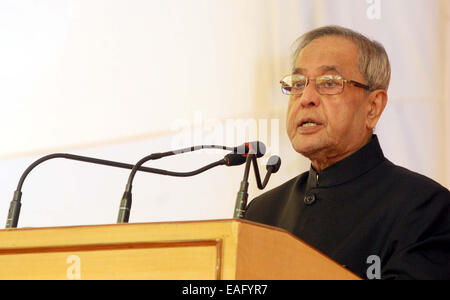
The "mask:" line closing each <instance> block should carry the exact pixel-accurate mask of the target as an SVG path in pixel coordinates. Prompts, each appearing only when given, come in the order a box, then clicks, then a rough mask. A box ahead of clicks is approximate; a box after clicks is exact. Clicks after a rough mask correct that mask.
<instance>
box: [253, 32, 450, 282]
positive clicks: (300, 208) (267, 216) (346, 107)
mask: <svg viewBox="0 0 450 300" xmlns="http://www.w3.org/2000/svg"><path fill="white" fill-rule="evenodd" d="M295 58H296V60H295V66H294V68H293V72H292V75H289V76H287V77H285V78H284V79H283V80H282V81H281V84H282V90H283V92H284V93H285V94H288V95H290V100H289V107H288V111H287V124H286V127H287V133H288V136H289V138H290V140H291V143H292V146H293V148H294V149H295V151H297V152H299V153H300V154H302V155H304V156H306V157H307V158H309V159H310V160H311V168H310V170H309V172H305V173H303V174H301V175H299V176H298V177H295V178H293V179H292V180H290V181H288V182H286V183H285V184H283V185H281V186H279V187H277V188H275V189H273V190H271V191H269V192H267V193H265V194H263V195H261V196H259V197H257V198H255V199H254V200H253V201H251V202H250V204H249V205H248V207H247V212H246V216H245V218H246V219H248V220H251V221H255V222H260V223H264V224H268V225H272V226H277V227H281V228H284V229H286V230H288V231H289V232H291V233H293V234H295V235H296V236H298V237H299V238H300V239H302V240H303V241H305V242H306V243H308V244H310V245H311V246H313V247H315V248H316V249H318V250H319V251H321V252H323V253H324V254H326V255H327V256H329V257H331V258H332V259H334V260H335V261H337V262H338V263H340V264H341V265H344V266H345V267H347V268H348V269H349V270H351V271H353V272H354V273H356V274H357V275H359V276H361V277H362V278H367V276H368V274H369V275H370V274H371V271H370V270H368V269H369V267H370V266H371V264H370V263H373V262H374V261H371V260H368V259H369V258H371V259H372V258H374V257H376V258H379V265H380V266H381V268H380V269H381V271H380V273H381V278H382V279H450V192H449V191H448V190H447V189H446V188H444V187H442V186H441V185H439V184H438V183H436V182H434V181H433V180H431V179H429V178H426V177H424V176H422V175H419V174H417V173H414V172H411V171H409V170H407V169H405V168H402V167H399V166H396V165H394V164H393V163H391V162H390V161H389V160H387V159H386V158H385V157H384V155H383V152H382V150H381V148H380V145H379V142H378V139H377V137H376V135H374V134H373V130H374V128H375V126H376V124H377V122H378V120H379V118H380V116H381V114H382V112H383V109H384V108H385V106H386V102H387V93H386V91H387V89H388V85H389V80H390V65H389V60H388V57H387V54H386V52H385V50H384V48H383V46H381V45H380V44H379V43H377V42H375V41H371V40H369V39H367V38H366V37H364V36H363V35H361V34H359V33H356V32H354V31H352V30H349V29H346V28H342V27H338V26H327V27H322V28H318V29H315V30H313V31H311V32H308V33H306V34H305V35H303V36H302V37H301V38H300V39H299V44H298V48H297V51H296V53H295ZM369 278H372V277H371V276H369Z"/></svg>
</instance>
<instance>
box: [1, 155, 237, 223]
mask: <svg viewBox="0 0 450 300" xmlns="http://www.w3.org/2000/svg"><path fill="white" fill-rule="evenodd" d="M54 158H65V159H70V160H76V161H83V162H87V163H93V164H99V165H105V166H111V167H117V168H123V169H129V170H132V169H133V167H134V165H131V164H126V163H121V162H116V161H110V160H104V159H98V158H92V157H87V156H80V155H74V154H68V153H53V154H49V155H46V156H43V157H41V158H39V159H38V160H36V161H35V162H33V163H32V164H31V165H30V166H29V167H28V168H27V169H26V170H25V171H24V172H23V174H22V176H21V177H20V180H19V183H18V184H17V188H16V191H15V192H14V195H13V200H12V201H11V204H10V207H9V211H8V218H7V221H6V228H16V227H17V224H18V221H19V216H20V208H21V206H22V204H21V198H22V186H23V183H24V181H25V178H26V177H27V176H28V174H29V173H30V172H31V171H32V170H33V169H34V168H35V167H36V166H38V165H40V164H41V163H43V162H45V161H47V160H50V159H54ZM244 162H245V159H244V160H242V156H241V155H239V154H228V155H227V156H226V157H225V158H224V159H223V160H220V161H218V162H215V163H213V164H210V165H208V166H206V167H203V168H201V169H199V170H196V171H193V172H186V173H177V172H170V171H165V170H161V169H155V168H147V167H138V168H137V170H138V171H143V172H147V173H156V174H161V175H168V176H180V177H184V176H192V175H195V174H198V173H201V172H204V171H206V170H208V169H210V168H212V167H215V166H216V165H220V164H224V165H229V166H233V165H239V164H243V163H244Z"/></svg>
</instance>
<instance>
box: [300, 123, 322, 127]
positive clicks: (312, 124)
mask: <svg viewBox="0 0 450 300" xmlns="http://www.w3.org/2000/svg"><path fill="white" fill-rule="evenodd" d="M317 125H318V124H317V123H314V122H305V123H302V124H301V127H313V126H317Z"/></svg>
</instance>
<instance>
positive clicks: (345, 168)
mask: <svg viewBox="0 0 450 300" xmlns="http://www.w3.org/2000/svg"><path fill="white" fill-rule="evenodd" d="M385 159H386V158H385V157H384V154H383V151H382V150H381V147H380V143H379V142H378V138H377V136H376V135H372V139H371V140H370V141H369V142H368V143H367V144H366V145H365V146H363V147H362V148H361V149H359V150H358V151H356V152H355V153H353V154H351V155H350V156H348V157H346V158H344V159H343V160H340V161H338V162H336V163H334V164H333V165H331V166H329V167H328V168H326V169H324V170H322V171H321V172H317V171H316V170H315V169H314V168H313V166H312V165H311V168H310V170H309V174H308V181H307V183H306V191H309V190H311V189H313V188H321V187H330V186H335V185H340V184H343V183H346V182H349V181H352V180H354V179H356V178H358V177H360V176H361V175H363V174H364V173H366V172H368V171H369V170H371V169H373V168H374V167H376V166H377V165H379V164H380V163H382V162H383V161H384V160H385Z"/></svg>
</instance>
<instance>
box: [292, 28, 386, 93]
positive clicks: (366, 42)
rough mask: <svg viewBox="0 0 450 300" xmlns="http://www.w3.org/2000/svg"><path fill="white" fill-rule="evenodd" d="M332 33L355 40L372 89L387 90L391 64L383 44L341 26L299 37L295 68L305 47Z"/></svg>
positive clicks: (360, 64)
mask: <svg viewBox="0 0 450 300" xmlns="http://www.w3.org/2000/svg"><path fill="white" fill-rule="evenodd" d="M330 35H332V36H340V37H343V38H346V39H349V40H351V41H353V42H354V43H355V44H356V45H357V46H358V49H359V58H358V60H359V70H360V72H361V74H362V75H363V76H364V78H365V80H366V82H367V85H368V86H369V87H370V90H371V91H374V90H378V89H381V90H385V91H387V89H388V87H389V81H390V79H391V66H390V63H389V58H388V55H387V53H386V50H385V49H384V47H383V45H381V44H380V43H379V42H377V41H374V40H370V39H368V38H367V37H365V36H364V35H362V34H360V33H358V32H355V31H353V30H351V29H348V28H344V27H341V26H325V27H320V28H317V29H314V30H312V31H309V32H307V33H305V34H304V35H302V36H301V37H299V38H298V39H297V40H296V41H295V42H294V45H297V48H296V50H295V52H294V56H293V64H292V65H293V66H294V68H295V61H296V60H297V57H298V55H299V54H300V51H302V49H303V48H305V47H306V46H307V45H308V44H309V43H311V42H312V41H313V40H315V39H318V38H320V37H324V36H330Z"/></svg>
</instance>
